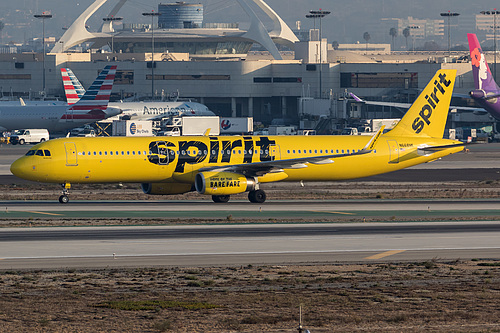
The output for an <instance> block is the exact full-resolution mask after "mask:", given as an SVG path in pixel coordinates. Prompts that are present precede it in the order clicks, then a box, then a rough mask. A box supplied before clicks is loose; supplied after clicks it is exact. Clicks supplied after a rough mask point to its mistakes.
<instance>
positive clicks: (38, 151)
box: [35, 149, 43, 156]
mask: <svg viewBox="0 0 500 333" xmlns="http://www.w3.org/2000/svg"><path fill="white" fill-rule="evenodd" d="M35 155H36V156H43V150H41V149H39V150H37V151H36V154H35Z"/></svg>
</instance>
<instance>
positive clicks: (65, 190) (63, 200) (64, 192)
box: [59, 183, 71, 204]
mask: <svg viewBox="0 0 500 333" xmlns="http://www.w3.org/2000/svg"><path fill="white" fill-rule="evenodd" d="M61 186H62V188H63V190H62V195H61V196H60V197H59V202H60V203H62V204H65V203H68V202H69V197H68V194H69V189H70V188H71V184H70V183H64V184H61Z"/></svg>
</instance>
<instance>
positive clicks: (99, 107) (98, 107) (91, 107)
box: [70, 104, 108, 110]
mask: <svg viewBox="0 0 500 333" xmlns="http://www.w3.org/2000/svg"><path fill="white" fill-rule="evenodd" d="M107 108H108V106H107V105H77V104H75V105H73V106H72V107H71V108H70V110H106V109H107Z"/></svg>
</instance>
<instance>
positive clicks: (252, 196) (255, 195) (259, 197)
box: [248, 190, 266, 203]
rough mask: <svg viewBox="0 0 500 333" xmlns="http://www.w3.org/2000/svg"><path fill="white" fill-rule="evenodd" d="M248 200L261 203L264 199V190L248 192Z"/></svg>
mask: <svg viewBox="0 0 500 333" xmlns="http://www.w3.org/2000/svg"><path fill="white" fill-rule="evenodd" d="M248 200H250V202H253V203H263V202H265V201H266V192H264V191H262V190H255V191H250V192H248Z"/></svg>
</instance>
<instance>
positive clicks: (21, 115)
mask: <svg viewBox="0 0 500 333" xmlns="http://www.w3.org/2000/svg"><path fill="white" fill-rule="evenodd" d="M115 73H116V66H106V67H105V68H104V70H103V71H102V72H101V73H100V74H99V76H98V77H97V78H96V79H95V81H94V83H92V85H91V87H90V88H89V90H88V91H87V92H86V93H85V94H84V95H83V97H82V98H81V99H80V100H79V101H78V102H77V103H75V104H73V105H71V106H70V105H67V104H66V105H62V104H53V105H50V104H44V103H40V104H36V105H30V104H28V105H26V104H24V105H23V104H20V105H2V104H0V129H3V130H9V131H10V130H14V129H20V128H46V129H47V130H48V131H49V132H50V133H54V132H65V131H68V130H70V129H72V128H74V127H78V126H81V125H84V124H89V123H93V122H95V121H99V120H103V119H106V118H108V117H112V116H115V115H118V114H120V113H121V110H120V109H119V108H116V107H108V102H109V96H110V94H111V89H112V87H113V81H114V78H115Z"/></svg>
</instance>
